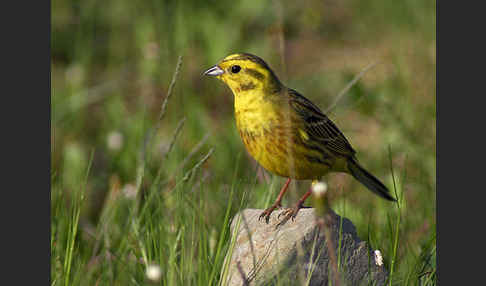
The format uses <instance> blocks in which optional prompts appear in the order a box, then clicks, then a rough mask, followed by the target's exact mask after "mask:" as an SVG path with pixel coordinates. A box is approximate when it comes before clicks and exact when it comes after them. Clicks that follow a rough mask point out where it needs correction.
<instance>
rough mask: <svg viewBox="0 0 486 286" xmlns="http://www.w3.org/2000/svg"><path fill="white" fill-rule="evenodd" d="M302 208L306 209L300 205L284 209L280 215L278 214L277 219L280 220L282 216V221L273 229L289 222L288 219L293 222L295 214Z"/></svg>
mask: <svg viewBox="0 0 486 286" xmlns="http://www.w3.org/2000/svg"><path fill="white" fill-rule="evenodd" d="M302 208H307V207H304V206H302V204H297V205H296V206H295V207H293V208H288V209H285V210H283V211H282V212H281V213H279V214H278V217H277V218H279V219H280V217H281V216H283V219H282V220H281V221H280V222H279V223H278V224H277V225H276V226H275V229H277V228H279V227H281V226H282V225H284V224H285V223H286V222H287V221H289V219H292V221H294V219H295V217H296V216H297V213H298V212H299V210H300V209H302Z"/></svg>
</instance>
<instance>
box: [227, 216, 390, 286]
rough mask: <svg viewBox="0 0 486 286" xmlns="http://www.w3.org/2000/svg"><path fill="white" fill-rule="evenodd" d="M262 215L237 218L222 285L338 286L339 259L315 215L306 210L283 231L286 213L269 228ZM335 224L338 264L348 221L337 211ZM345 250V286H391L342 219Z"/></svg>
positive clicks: (332, 222)
mask: <svg viewBox="0 0 486 286" xmlns="http://www.w3.org/2000/svg"><path fill="white" fill-rule="evenodd" d="M262 211H263V210H260V209H246V210H243V212H242V213H238V214H237V215H236V216H235V217H234V218H233V221H232V223H231V233H232V239H234V240H235V241H234V243H235V244H234V247H233V248H232V250H231V249H230V250H229V251H228V253H227V255H226V260H225V265H226V267H227V268H225V270H224V271H223V272H222V277H221V281H222V282H223V283H222V285H277V284H278V285H328V284H332V285H336V283H333V282H335V281H334V280H333V279H335V276H334V275H333V273H334V272H333V271H332V265H333V264H332V262H333V261H334V262H335V263H334V265H336V267H337V260H338V259H335V260H333V261H331V260H330V259H331V258H330V255H329V251H328V247H327V241H326V239H325V235H324V232H323V231H321V228H319V227H318V224H317V223H316V219H315V215H314V209H301V210H300V211H299V213H298V215H297V217H296V218H295V221H292V220H289V221H288V222H287V223H285V224H284V225H282V226H280V227H279V228H277V229H276V227H275V226H276V224H277V223H278V222H279V221H280V220H279V219H278V218H277V217H278V214H279V213H280V212H282V211H283V210H277V211H274V212H273V213H272V216H271V218H270V222H269V224H267V223H265V221H264V220H263V219H262V220H261V221H259V220H258V217H259V215H260V214H261V213H262ZM241 214H242V215H241ZM330 218H332V219H331V220H329V223H330V228H328V229H329V230H330V232H331V237H332V239H331V240H330V241H331V242H332V243H331V247H332V248H333V249H334V257H336V258H337V256H338V251H337V249H338V247H339V243H338V241H339V229H340V225H341V219H342V218H341V217H340V216H338V215H337V214H336V213H334V212H333V211H331V212H330ZM280 219H282V217H281V218H280ZM235 235H236V236H235ZM340 246H341V252H340V258H339V261H340V263H339V264H340V269H339V273H340V275H338V278H337V279H338V281H337V282H338V283H339V285H384V284H385V283H386V280H387V278H388V272H387V270H386V269H385V267H384V266H383V265H377V263H376V262H377V261H376V260H375V254H374V251H373V250H372V249H371V248H370V247H369V246H368V245H367V243H366V242H365V241H361V240H360V239H359V237H358V236H357V233H356V228H355V227H354V225H353V224H352V222H351V221H350V220H348V219H346V218H344V219H342V232H341V244H340ZM331 253H332V252H331ZM228 259H229V261H228ZM329 282H331V283H329ZM307 283H308V284H307Z"/></svg>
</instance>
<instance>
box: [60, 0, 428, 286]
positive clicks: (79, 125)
mask: <svg viewBox="0 0 486 286" xmlns="http://www.w3.org/2000/svg"><path fill="white" fill-rule="evenodd" d="M435 3H436V2H435V1H416V0H409V1H401V2H400V3H395V2H393V3H392V2H389V1H385V0H371V1H366V2H363V1H357V0H356V1H355V0H346V1H308V2H306V5H298V4H296V3H294V2H293V1H282V2H280V3H279V2H277V1H268V2H265V1H256V0H252V1H206V2H202V1H196V0H193V1H169V0H167V1H154V0H147V1H136V2H133V1H126V0H125V1H114V0H107V1H102V2H100V1H93V0H88V1H81V2H79V1H69V0H59V1H55V2H53V3H52V13H51V14H52V21H51V32H52V34H51V35H52V36H51V41H52V42H51V55H52V57H51V72H52V75H51V79H52V82H51V86H52V89H51V104H52V108H51V123H52V124H51V126H52V129H51V173H52V176H51V284H53V285H127V284H128V285H147V284H160V285H217V284H218V283H219V280H220V277H221V275H222V272H223V271H224V269H225V268H224V267H223V265H224V257H225V255H226V253H227V251H229V250H230V249H231V246H232V241H231V240H230V229H229V225H230V219H231V218H232V217H233V216H234V215H235V214H236V213H237V212H238V211H239V210H240V209H243V208H265V207H267V206H268V205H269V204H270V203H271V202H272V201H273V200H274V199H275V197H276V195H277V192H278V190H279V189H280V187H281V185H282V184H283V183H284V181H285V179H284V178H279V177H276V176H272V175H270V174H267V173H265V172H264V171H262V170H261V169H260V168H258V167H257V166H256V165H255V164H254V162H253V160H252V159H251V158H250V157H249V156H248V155H247V153H246V151H245V150H244V146H243V144H242V143H241V140H240V138H239V135H238V133H237V131H236V129H235V123H234V118H233V99H232V95H231V93H230V91H229V89H227V88H226V87H224V86H223V85H222V84H221V83H220V82H217V81H216V80H214V79H208V78H203V77H202V76H201V73H202V72H203V71H204V70H205V69H206V68H208V67H209V66H211V65H213V64H214V63H216V62H217V61H218V60H219V59H221V58H223V57H224V56H226V55H228V54H230V53H234V52H243V51H244V52H251V53H254V54H257V55H259V56H261V57H262V58H264V59H265V60H266V61H267V62H268V63H269V65H270V66H271V67H273V68H274V70H275V72H276V73H277V75H279V76H280V77H281V78H286V79H287V80H286V82H287V83H288V85H289V86H290V87H293V88H295V89H296V90H298V91H300V92H301V93H302V94H304V95H305V96H306V97H308V98H310V99H311V100H312V101H314V102H315V103H316V104H318V105H319V106H320V107H321V108H322V109H323V110H326V109H327V108H328V107H330V106H332V105H333V103H334V102H335V100H336V97H337V96H338V95H339V94H340V92H341V91H342V90H344V89H345V88H346V86H347V85H348V83H350V82H351V81H352V80H353V79H354V78H355V77H356V76H358V75H359V74H360V72H361V71H363V70H364V69H365V68H366V67H367V66H369V65H370V64H373V63H376V65H375V66H373V67H372V68H371V69H370V70H368V71H367V72H366V73H365V74H364V75H363V76H362V77H361V78H360V79H359V80H358V81H357V82H356V83H355V84H354V85H352V87H351V88H350V89H349V90H348V91H347V92H346V93H345V94H344V95H343V96H342V97H341V98H340V100H339V102H338V103H337V105H336V107H335V108H333V109H332V111H331V112H330V113H329V116H330V118H331V119H333V121H334V122H335V123H336V124H337V125H338V126H339V127H340V129H341V130H342V131H343V133H344V134H345V135H346V137H347V138H348V140H349V141H350V142H351V144H352V145H353V146H354V148H355V149H356V150H357V152H358V158H359V160H360V162H361V163H362V164H363V165H364V166H365V167H366V168H367V169H369V170H370V171H371V172H372V173H374V174H375V175H376V176H377V177H379V178H381V179H382V180H383V182H384V183H385V184H386V185H387V186H389V188H390V189H391V190H394V191H396V194H397V196H398V197H400V198H401V200H400V204H399V206H400V207H399V208H398V205H397V204H391V203H389V202H387V201H384V200H382V199H380V198H378V197H376V196H374V195H373V194H372V193H371V192H369V191H367V190H366V189H365V187H363V186H361V185H360V184H359V183H358V182H356V181H354V180H353V179H352V178H351V177H350V176H346V175H341V174H330V175H328V176H327V177H326V181H327V183H328V185H329V188H330V189H329V191H330V196H331V203H332V208H333V209H334V210H335V211H336V212H337V213H338V214H340V215H343V216H346V217H347V218H349V219H350V220H351V221H352V222H353V223H354V224H355V226H356V228H357V231H358V235H359V237H361V238H362V239H366V240H367V241H368V242H369V243H370V245H371V247H372V248H373V249H379V250H380V251H381V252H382V254H383V257H384V262H385V267H386V268H387V269H388V271H389V272H390V276H391V279H390V280H391V281H389V282H390V284H393V285H433V284H435V283H436V272H435V271H436V254H435V243H436V229H435V228H436V203H435V197H436V195H435V193H436V167H435V163H436V133H435V132H436V129H435V122H436V105H435V100H436V87H435V86H436V78H435V68H436V60H435V44H436V36H435V27H436V26H435V19H436V14H435V5H436V4H435ZM277 4H279V5H277ZM279 7H280V8H279ZM279 9H281V10H279ZM279 11H281V12H279ZM282 28H283V29H282ZM282 39H283V40H284V43H285V44H284V45H283V46H282V45H281V44H280V43H281V40H282ZM179 56H182V64H181V65H180V68H179V71H178V72H177V73H175V71H176V69H177V67H178V62H179ZM175 75H176V76H175ZM171 83H172V84H171ZM170 86H172V87H170ZM169 89H170V90H171V91H170V92H169ZM169 94H170V96H169ZM164 102H166V104H167V105H166V111H162V110H163V108H162V106H163V104H164ZM110 140H111V143H109V141H110ZM147 142H148V143H147ZM392 169H393V171H392ZM291 186H292V189H291V191H290V192H289V194H288V197H286V198H285V199H284V204H285V205H288V204H291V203H293V202H295V201H296V200H297V198H298V197H299V196H300V195H302V194H303V193H304V191H305V189H306V188H307V187H308V186H309V183H308V182H304V183H298V184H295V185H291ZM136 190H138V192H137V191H136ZM135 193H136V196H135V197H134V195H133V194H135ZM151 263H155V264H157V265H159V266H160V269H161V271H162V275H161V280H160V282H158V283H152V282H150V281H148V279H147V277H146V275H145V271H146V267H147V265H149V264H151ZM282 281H284V280H282Z"/></svg>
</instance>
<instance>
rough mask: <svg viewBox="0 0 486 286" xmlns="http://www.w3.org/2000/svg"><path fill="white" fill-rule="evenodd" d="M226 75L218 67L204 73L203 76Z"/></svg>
mask: <svg viewBox="0 0 486 286" xmlns="http://www.w3.org/2000/svg"><path fill="white" fill-rule="evenodd" d="M222 74H224V70H222V69H221V68H220V67H218V65H215V66H212V67H210V68H209V69H208V70H207V71H205V72H204V73H203V75H209V76H218V75H222Z"/></svg>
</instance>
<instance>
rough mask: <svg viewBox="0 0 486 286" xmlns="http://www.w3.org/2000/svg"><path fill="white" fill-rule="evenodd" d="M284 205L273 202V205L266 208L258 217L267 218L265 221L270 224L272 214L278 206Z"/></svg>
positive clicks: (259, 218)
mask: <svg viewBox="0 0 486 286" xmlns="http://www.w3.org/2000/svg"><path fill="white" fill-rule="evenodd" d="M281 206H282V205H281V204H280V203H276V204H273V205H272V206H271V207H269V208H267V209H266V210H264V211H263V212H262V213H261V214H260V216H259V217H258V220H261V219H262V218H265V222H266V223H267V224H268V222H269V221H270V215H271V214H272V212H273V211H274V210H275V209H276V208H280V207H281Z"/></svg>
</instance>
